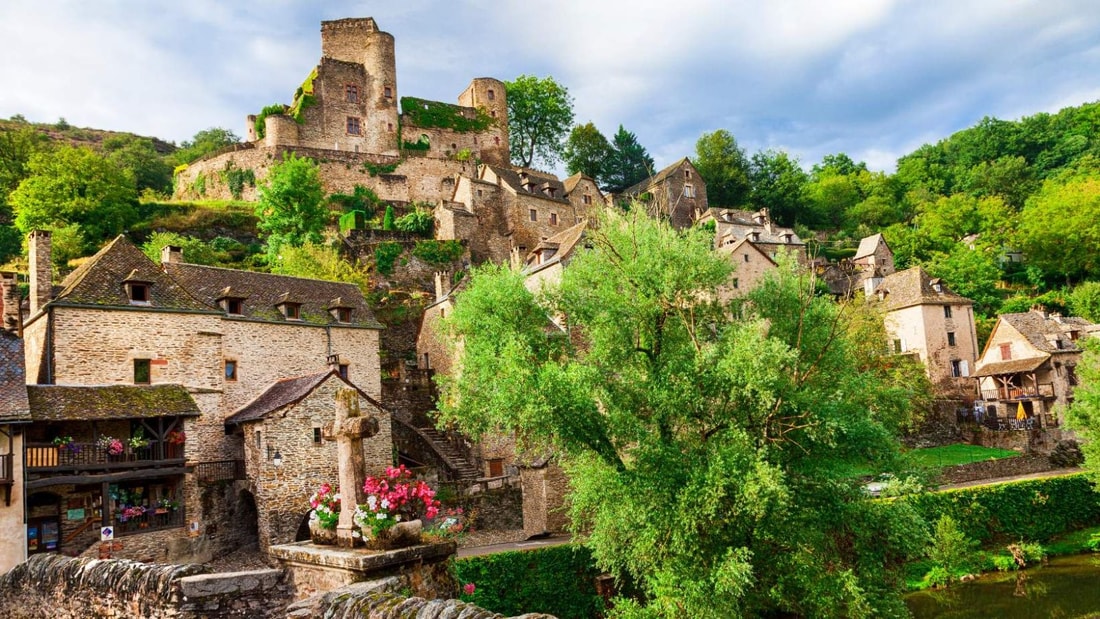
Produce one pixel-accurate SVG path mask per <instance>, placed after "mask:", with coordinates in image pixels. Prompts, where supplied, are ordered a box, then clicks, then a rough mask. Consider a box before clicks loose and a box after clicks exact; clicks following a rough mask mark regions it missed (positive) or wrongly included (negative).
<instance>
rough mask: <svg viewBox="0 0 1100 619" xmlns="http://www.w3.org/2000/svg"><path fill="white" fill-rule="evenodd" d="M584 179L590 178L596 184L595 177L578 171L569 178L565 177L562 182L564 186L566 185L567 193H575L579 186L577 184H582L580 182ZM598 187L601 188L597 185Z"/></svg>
mask: <svg viewBox="0 0 1100 619" xmlns="http://www.w3.org/2000/svg"><path fill="white" fill-rule="evenodd" d="M582 180H588V181H590V182H591V183H592V184H593V185H595V184H596V181H595V180H593V178H592V177H591V176H586V175H585V173H584V172H577V173H576V174H574V175H573V176H570V177H569V178H567V179H565V180H563V181H562V182H561V184H562V186H563V187H565V193H566V194H571V193H573V190H574V189H576V188H577V185H578V184H580V182H581V181H582ZM597 189H599V188H598V187H597Z"/></svg>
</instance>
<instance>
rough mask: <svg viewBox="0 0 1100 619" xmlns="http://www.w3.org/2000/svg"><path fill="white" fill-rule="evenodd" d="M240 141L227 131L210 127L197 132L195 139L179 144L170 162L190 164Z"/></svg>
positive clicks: (234, 134)
mask: <svg viewBox="0 0 1100 619" xmlns="http://www.w3.org/2000/svg"><path fill="white" fill-rule="evenodd" d="M240 141H241V138H240V137H239V136H238V135H237V134H236V133H233V132H232V131H230V130H229V129H226V128H224V127H210V128H209V129H203V130H202V131H199V132H198V133H196V134H195V137H193V138H191V139H190V140H187V141H185V142H183V143H182V144H180V148H179V150H177V151H176V152H175V153H173V154H172V160H173V161H174V162H175V163H176V164H181V163H191V162H192V161H194V160H196V159H198V158H199V157H202V156H203V155H207V154H210V153H212V152H214V151H216V150H218V149H219V148H225V147H226V146H229V145H231V144H236V143H238V142H240Z"/></svg>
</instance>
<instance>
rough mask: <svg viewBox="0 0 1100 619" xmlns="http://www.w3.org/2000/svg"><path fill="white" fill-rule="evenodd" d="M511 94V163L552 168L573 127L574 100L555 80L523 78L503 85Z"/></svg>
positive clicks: (509, 99) (525, 76)
mask: <svg viewBox="0 0 1100 619" xmlns="http://www.w3.org/2000/svg"><path fill="white" fill-rule="evenodd" d="M504 85H505V88H506V90H507V92H508V139H509V141H510V146H511V158H512V163H514V164H516V165H518V166H523V167H530V166H531V165H533V164H534V163H535V162H536V161H541V162H542V163H544V164H546V165H553V164H554V163H555V162H556V161H558V159H560V158H561V154H562V148H563V142H564V141H565V137H566V134H567V133H568V132H569V128H570V126H572V124H573V97H571V96H569V91H568V90H567V89H566V88H565V86H562V85H561V84H559V83H557V82H556V81H554V78H552V77H550V76H547V77H544V78H539V77H535V76H533V75H521V76H519V77H517V78H516V79H515V80H513V81H511V82H505V83H504Z"/></svg>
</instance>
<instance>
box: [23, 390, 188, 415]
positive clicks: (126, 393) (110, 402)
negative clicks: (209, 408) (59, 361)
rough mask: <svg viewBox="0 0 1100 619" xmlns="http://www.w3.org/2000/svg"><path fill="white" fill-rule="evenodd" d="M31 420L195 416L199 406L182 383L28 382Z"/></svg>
mask: <svg viewBox="0 0 1100 619" xmlns="http://www.w3.org/2000/svg"><path fill="white" fill-rule="evenodd" d="M27 394H28V397H29V399H30V408H31V419H33V420H34V421H83V420H99V419H141V418H150V417H174V416H177V415H179V416H195V415H198V414H200V411H199V407H198V405H197V404H195V401H194V400H193V399H191V394H190V393H188V392H187V389H186V388H184V387H183V386H182V385H102V386H94V387H70V386H59V385H28V386H27Z"/></svg>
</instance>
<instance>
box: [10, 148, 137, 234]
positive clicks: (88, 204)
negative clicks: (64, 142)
mask: <svg viewBox="0 0 1100 619" xmlns="http://www.w3.org/2000/svg"><path fill="white" fill-rule="evenodd" d="M27 169H28V171H29V175H28V176H27V178H25V179H24V180H23V181H22V182H20V183H19V187H18V188H16V190H15V191H14V192H12V194H11V197H10V198H9V199H10V201H11V205H12V208H14V210H15V225H16V227H18V228H19V230H20V231H22V232H23V233H24V234H26V233H28V232H30V231H31V230H34V229H37V228H44V229H53V228H55V227H64V226H66V225H69V224H77V225H78V226H79V227H80V232H81V233H82V235H83V237H84V240H85V241H86V242H87V243H88V244H89V247H91V246H98V245H99V244H100V243H101V242H102V241H104V240H107V239H109V238H110V237H112V236H115V235H117V234H118V233H120V232H122V231H123V230H125V229H126V228H127V227H129V226H130V225H131V224H133V223H134V222H135V221H136V220H137V208H136V207H137V190H136V188H135V185H134V177H133V175H132V174H131V173H130V171H129V170H124V169H122V168H120V167H119V166H118V165H117V164H115V163H114V162H112V161H110V160H108V159H106V158H104V157H103V156H102V155H99V154H98V153H96V152H94V151H92V150H90V149H88V148H75V147H72V146H61V147H59V148H58V149H56V150H54V151H52V152H48V153H46V152H40V153H37V154H35V155H33V156H32V157H31V159H30V161H29V162H28V163H27Z"/></svg>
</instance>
